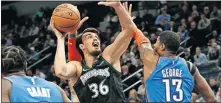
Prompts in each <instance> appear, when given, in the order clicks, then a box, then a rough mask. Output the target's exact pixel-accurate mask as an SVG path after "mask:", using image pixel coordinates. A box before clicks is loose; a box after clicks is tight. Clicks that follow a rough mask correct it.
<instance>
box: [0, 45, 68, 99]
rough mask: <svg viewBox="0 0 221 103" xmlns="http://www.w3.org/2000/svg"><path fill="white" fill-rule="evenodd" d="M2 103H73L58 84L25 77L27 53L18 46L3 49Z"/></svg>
mask: <svg viewBox="0 0 221 103" xmlns="http://www.w3.org/2000/svg"><path fill="white" fill-rule="evenodd" d="M1 57H2V60H1V61H2V62H1V66H2V73H3V74H4V76H5V77H2V79H1V80H2V89H1V90H2V92H1V93H2V102H71V101H70V100H69V99H68V97H67V96H66V94H65V92H64V91H63V90H62V89H61V88H60V87H59V86H57V85H56V84H54V83H50V82H48V81H46V80H44V79H41V78H38V77H29V76H26V75H25V72H26V69H27V59H26V54H25V52H24V51H23V50H22V49H21V48H19V47H16V46H9V47H3V48H2V56H1Z"/></svg>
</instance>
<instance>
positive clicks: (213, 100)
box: [206, 97, 217, 103]
mask: <svg viewBox="0 0 221 103" xmlns="http://www.w3.org/2000/svg"><path fill="white" fill-rule="evenodd" d="M206 102H208V103H216V102H217V100H216V98H215V97H212V98H208V99H207V101H206Z"/></svg>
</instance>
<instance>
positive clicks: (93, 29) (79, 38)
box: [76, 28, 100, 58]
mask: <svg viewBox="0 0 221 103" xmlns="http://www.w3.org/2000/svg"><path fill="white" fill-rule="evenodd" d="M87 32H92V33H95V34H97V35H98V37H99V35H100V32H99V31H98V30H97V29H96V28H86V29H85V30H84V31H83V32H82V34H80V35H78V36H77V38H76V49H77V51H78V52H79V53H80V55H81V57H82V58H84V54H83V52H82V50H81V49H80V47H79V45H80V44H82V43H83V41H82V36H83V35H84V34H85V33H87Z"/></svg>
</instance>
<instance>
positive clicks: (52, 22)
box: [50, 18, 67, 39]
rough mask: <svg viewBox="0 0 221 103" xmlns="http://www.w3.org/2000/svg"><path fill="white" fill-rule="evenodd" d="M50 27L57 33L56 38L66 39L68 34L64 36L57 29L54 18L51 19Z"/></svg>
mask: <svg viewBox="0 0 221 103" xmlns="http://www.w3.org/2000/svg"><path fill="white" fill-rule="evenodd" d="M50 27H51V29H52V30H53V31H54V33H55V35H56V37H57V38H58V39H64V38H65V37H66V35H67V34H66V33H65V34H62V33H61V32H60V31H58V30H57V29H56V28H55V26H54V21H53V20H52V18H51V20H50Z"/></svg>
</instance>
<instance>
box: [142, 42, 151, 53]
mask: <svg viewBox="0 0 221 103" xmlns="http://www.w3.org/2000/svg"><path fill="white" fill-rule="evenodd" d="M147 51H153V49H152V47H151V45H150V43H143V44H141V48H140V54H143V53H144V52H147Z"/></svg>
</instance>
